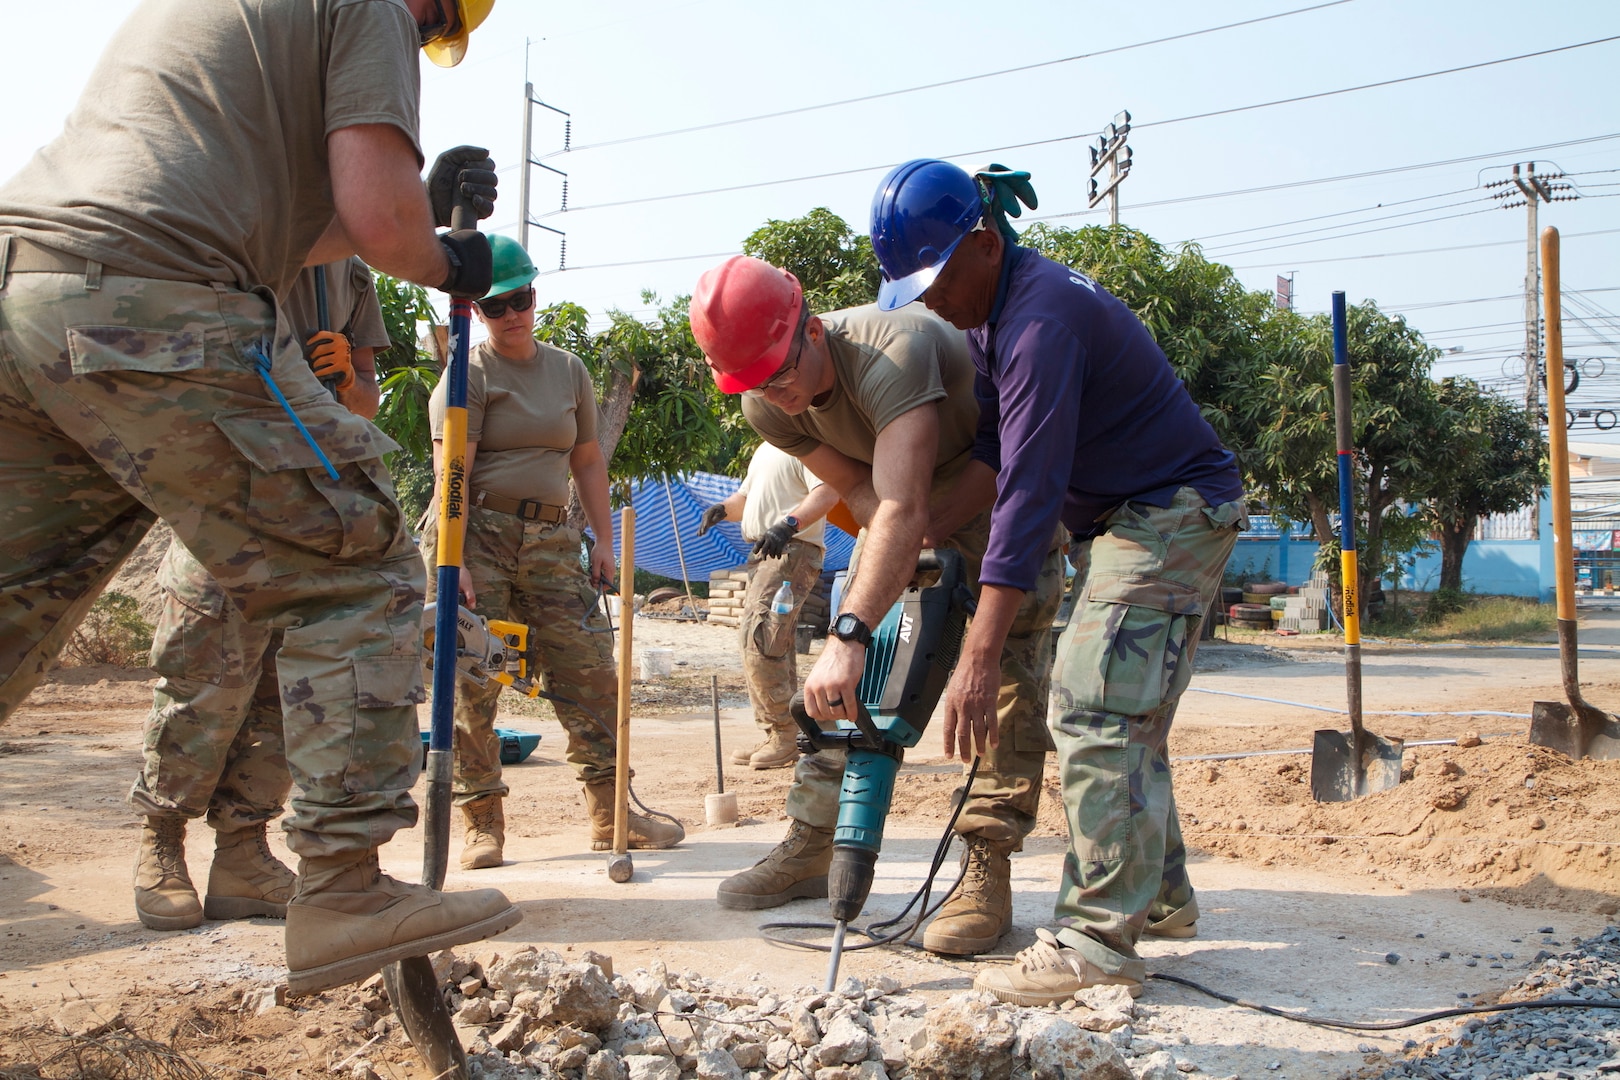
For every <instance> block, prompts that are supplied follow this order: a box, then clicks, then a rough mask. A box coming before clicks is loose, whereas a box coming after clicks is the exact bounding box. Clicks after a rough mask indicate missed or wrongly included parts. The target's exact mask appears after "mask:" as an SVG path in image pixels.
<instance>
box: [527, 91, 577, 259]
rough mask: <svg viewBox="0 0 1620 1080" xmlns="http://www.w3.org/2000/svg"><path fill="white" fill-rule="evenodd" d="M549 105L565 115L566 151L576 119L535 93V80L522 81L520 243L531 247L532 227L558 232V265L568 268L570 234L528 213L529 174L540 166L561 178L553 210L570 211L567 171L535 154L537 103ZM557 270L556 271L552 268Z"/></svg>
mask: <svg viewBox="0 0 1620 1080" xmlns="http://www.w3.org/2000/svg"><path fill="white" fill-rule="evenodd" d="M536 105H538V106H540V108H542V109H549V110H551V111H552V112H554V113H556V114H558V115H559V116H561V117H562V118H563V145H562V148H563V152H565V153H566V152H567V150H568V143H569V140H570V139H571V138H572V137H573V130H574V121H573V118H572V117H570V116H569V115H568V114H567V113H566V112H563V110H561V109H559V108H557V107H556V106H555V105H547V104H546V103H545V102H543V101H541V100H540V99H539V98H537V97H535V96H534V83H532V82H525V83H524V84H523V166H522V170H523V175H522V177H521V179H520V180H519V181H518V243H519V244H521V245H522V247H523V250H524V251H528V250H529V229H530V227H531V226H532V227H533V228H536V229H544V230H546V232H549V233H556V234H557V239H558V252H557V269H558V270H566V269H567V268H568V234H567V233H565V232H563V231H562V230H561V229H553V228H552V227H551V226H550V225H542V224H541V223H540V222H539V221H536V220H535V219H534V217H533V216H531V215H530V213H529V177H530V173H531V170H532V169H534V168H536V167H538V168H542V169H544V170H546V171H547V172H549V173H555V174H556V175H557V176H560V177H561V178H562V204H561V205H560V206H559V207H558V208H557V209H556V210H554V211H552V212H551V213H555V214H564V213H567V212H568V174H567V173H565V172H563V171H562V170H561V169H554V168H552V167H551V166H550V165H547V164H546V163H545V162H543V161H540V160H538V159H537V158H536V157H535V156H534V107H535V106H536ZM550 216H551V214H542V215H541V217H550ZM553 272H555V271H553Z"/></svg>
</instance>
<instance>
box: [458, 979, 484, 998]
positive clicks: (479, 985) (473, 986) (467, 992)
mask: <svg viewBox="0 0 1620 1080" xmlns="http://www.w3.org/2000/svg"><path fill="white" fill-rule="evenodd" d="M483 988H484V980H483V979H480V978H478V977H477V976H476V975H469V976H467V977H466V978H465V979H462V980H461V981H460V982H459V983H457V984H456V989H457V990H460V991H461V996H462V997H477V996H478V991H480V990H482V989H483Z"/></svg>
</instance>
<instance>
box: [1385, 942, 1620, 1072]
mask: <svg viewBox="0 0 1620 1080" xmlns="http://www.w3.org/2000/svg"><path fill="white" fill-rule="evenodd" d="M1572 941H1573V944H1574V946H1575V947H1574V948H1572V949H1570V950H1568V951H1567V952H1562V953H1559V954H1557V955H1554V954H1552V953H1548V952H1546V951H1545V950H1544V951H1543V952H1542V953H1541V954H1539V955H1538V959H1540V960H1541V961H1542V962H1541V963H1540V964H1539V965H1538V966H1536V967H1535V968H1533V969H1532V971H1531V974H1529V975H1528V976H1526V977H1525V978H1524V979H1522V980H1520V981H1519V982H1518V983H1517V984H1516V985H1515V986H1514V987H1513V988H1512V989H1510V990H1508V991H1507V992H1506V993H1504V994H1503V995H1502V1000H1503V1001H1504V1002H1506V1001H1536V1000H1543V999H1548V998H1581V999H1583V1000H1586V1001H1603V1002H1613V1003H1620V926H1610V927H1608V928H1607V929H1606V930H1604V931H1603V932H1602V933H1601V934H1599V935H1597V936H1596V937H1593V938H1588V939H1587V940H1585V941H1582V940H1580V939H1578V938H1577V939H1572ZM1416 1053H1417V1054H1419V1055H1420V1056H1417V1057H1414V1058H1413V1059H1412V1060H1410V1061H1407V1062H1404V1063H1402V1064H1400V1065H1397V1066H1396V1067H1395V1068H1393V1069H1390V1070H1388V1071H1387V1072H1385V1073H1383V1074H1382V1078H1381V1080H1383V1078H1388V1080H1395V1078H1401V1077H1420V1078H1422V1080H1497V1078H1499V1077H1500V1078H1503V1080H1507V1078H1511V1080H1587V1078H1605V1077H1607V1078H1615V1080H1620V1010H1615V1009H1580V1008H1569V1009H1533V1010H1523V1011H1519V1012H1510V1013H1486V1014H1484V1015H1481V1016H1475V1017H1470V1018H1469V1019H1468V1020H1466V1021H1464V1022H1463V1023H1462V1024H1461V1026H1460V1027H1459V1028H1458V1029H1457V1030H1456V1031H1455V1032H1454V1033H1453V1034H1451V1035H1447V1036H1443V1037H1440V1038H1437V1039H1434V1040H1432V1041H1431V1042H1430V1043H1428V1044H1427V1045H1424V1046H1422V1047H1417V1048H1416Z"/></svg>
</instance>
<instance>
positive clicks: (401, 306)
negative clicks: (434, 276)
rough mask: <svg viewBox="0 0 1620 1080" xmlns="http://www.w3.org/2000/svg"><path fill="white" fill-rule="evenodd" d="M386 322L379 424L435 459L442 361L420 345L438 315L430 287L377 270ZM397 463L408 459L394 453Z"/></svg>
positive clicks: (411, 453) (408, 448) (417, 457)
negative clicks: (433, 426)
mask: <svg viewBox="0 0 1620 1080" xmlns="http://www.w3.org/2000/svg"><path fill="white" fill-rule="evenodd" d="M372 277H373V278H374V279H375V281H376V283H377V300H378V302H379V303H380V304H381V305H382V313H383V325H384V326H386V327H387V328H388V340H389V341H390V342H392V344H390V345H389V346H388V348H387V349H385V350H383V351H382V352H380V353H378V354H377V382H378V387H379V389H380V390H381V391H382V406H381V407H380V408H379V409H378V410H377V426H378V427H380V428H382V429H383V431H384V432H386V433H387V435H388V437H389V438H391V439H393V440H394V441H395V442H397V443H399V445H400V446H402V447H404V449H405V457H406V458H408V459H409V460H410V461H413V462H417V463H421V462H427V461H431V460H432V450H433V438H432V434H431V431H430V429H429V426H428V398H429V397H430V396H431V395H432V394H433V387H434V385H435V384H436V383H437V382H438V381H439V368H438V364H437V363H435V362H434V359H433V357H432V355H430V354H429V353H428V352H426V351H425V350H424V349H423V348H422V346H421V337H420V334H419V327H420V326H421V325H422V324H423V323H426V324H427V325H429V326H432V325H433V324H434V323H435V322H436V321H437V319H436V316H435V315H434V313H433V305H432V303H431V302H430V301H429V300H428V294H427V290H426V289H424V288H422V286H420V285H414V284H412V283H411V282H409V281H401V280H400V279H399V278H395V277H390V276H388V275H387V274H384V273H382V272H380V271H373V272H372ZM393 457H394V459H395V460H392V461H390V463H389V464H390V465H391V466H392V467H395V468H398V467H399V466H400V465H401V464H403V462H401V461H400V460H398V459H399V458H400V455H399V454H395V455H393Z"/></svg>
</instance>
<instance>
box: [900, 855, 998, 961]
mask: <svg viewBox="0 0 1620 1080" xmlns="http://www.w3.org/2000/svg"><path fill="white" fill-rule="evenodd" d="M962 839H963V840H965V841H966V842H967V850H966V851H964V852H963V853H962V865H963V866H964V867H965V868H966V869H965V871H964V872H963V874H962V883H961V884H960V885H958V886H957V887H956V891H955V892H953V893H952V894H951V898H950V899H949V900H947V901H945V904H944V906H943V907H941V908H940V909H939V914H938V915H936V916H934V921H933V922H931V923H929V924H928V929H927V930H926V931H924V932H923V948H925V949H927V950H928V951H929V952H931V953H944V954H946V955H949V956H973V955H976V954H978V953H983V952H989V951H990V950H991V949H993V948H995V947H996V942H998V941H1000V940H1001V935H1002V934H1005V933H1006V932H1007V931H1008V930H1010V929H1012V863H1011V861H1010V860H1009V856H1011V855H1012V849H1013V847H1014V844H1013V843H1012V842H1011V841H1007V842H997V841H994V840H990V839H987V838H986V837H983V836H980V835H979V834H977V833H967V834H964V835H963V837H962Z"/></svg>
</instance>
